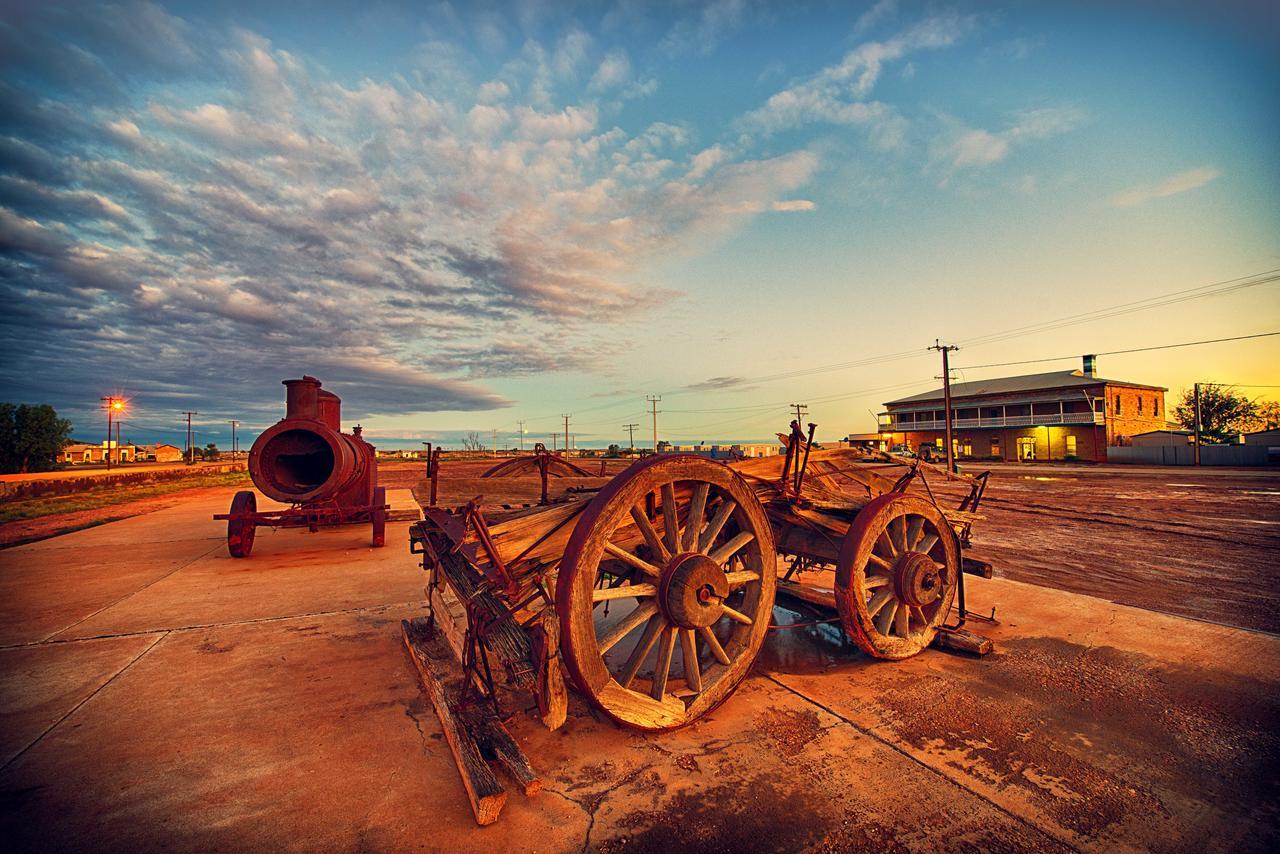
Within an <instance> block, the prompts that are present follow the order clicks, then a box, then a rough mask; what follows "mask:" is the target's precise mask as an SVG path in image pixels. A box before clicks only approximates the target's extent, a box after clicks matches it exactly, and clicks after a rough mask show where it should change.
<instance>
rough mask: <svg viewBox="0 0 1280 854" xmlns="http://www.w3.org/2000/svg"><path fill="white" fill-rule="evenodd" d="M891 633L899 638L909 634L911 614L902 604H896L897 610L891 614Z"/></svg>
mask: <svg viewBox="0 0 1280 854" xmlns="http://www.w3.org/2000/svg"><path fill="white" fill-rule="evenodd" d="M893 631H894V633H895V634H897V636H898V637H900V638H905V637H906V636H907V635H909V634H911V612H910V611H909V610H908V609H907V606H906V604H905V603H903V602H899V603H898V610H897V611H895V612H894V613H893Z"/></svg>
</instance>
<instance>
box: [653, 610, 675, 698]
mask: <svg viewBox="0 0 1280 854" xmlns="http://www.w3.org/2000/svg"><path fill="white" fill-rule="evenodd" d="M675 649H676V629H675V626H667V627H666V628H664V629H663V630H662V640H661V641H660V642H659V644H658V661H657V663H656V664H655V665H654V670H653V691H652V694H653V699H655V700H661V699H662V695H663V694H665V693H667V676H669V675H670V673H671V655H672V653H674V652H675Z"/></svg>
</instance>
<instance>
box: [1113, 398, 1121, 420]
mask: <svg viewBox="0 0 1280 854" xmlns="http://www.w3.org/2000/svg"><path fill="white" fill-rule="evenodd" d="M1114 408H1115V411H1116V412H1115V414H1116V415H1119V414H1120V395H1118V394H1117V395H1116V405H1115V407H1114Z"/></svg>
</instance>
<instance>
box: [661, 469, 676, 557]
mask: <svg viewBox="0 0 1280 854" xmlns="http://www.w3.org/2000/svg"><path fill="white" fill-rule="evenodd" d="M662 542H663V543H664V544H665V545H666V547H667V550H668V551H669V552H671V554H675V553H676V552H678V551H679V550H680V517H679V516H678V515H677V514H676V485H675V484H674V483H664V484H662Z"/></svg>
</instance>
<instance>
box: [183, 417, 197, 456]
mask: <svg viewBox="0 0 1280 854" xmlns="http://www.w3.org/2000/svg"><path fill="white" fill-rule="evenodd" d="M182 414H183V415H185V416H187V462H188V463H189V464H192V465H194V464H195V461H196V455H195V449H194V448H193V447H191V416H192V415H199V414H200V413H199V412H183V413H182Z"/></svg>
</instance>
